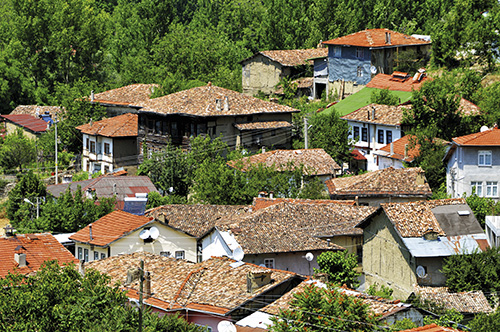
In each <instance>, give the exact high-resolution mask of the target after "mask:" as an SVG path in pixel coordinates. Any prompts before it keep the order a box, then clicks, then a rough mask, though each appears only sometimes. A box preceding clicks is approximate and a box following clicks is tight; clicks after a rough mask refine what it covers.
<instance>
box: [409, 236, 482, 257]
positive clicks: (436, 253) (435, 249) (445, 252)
mask: <svg viewBox="0 0 500 332" xmlns="http://www.w3.org/2000/svg"><path fill="white" fill-rule="evenodd" d="M402 240H403V242H404V244H405V246H406V248H408V250H409V251H410V253H411V254H412V255H413V256H414V257H446V256H452V255H457V254H470V253H472V252H473V251H475V250H481V251H482V250H484V248H485V246H484V241H486V240H487V239H486V234H484V233H480V234H471V235H460V236H448V237H444V236H442V237H438V239H437V240H435V241H432V240H425V239H424V238H422V237H418V238H403V239H402Z"/></svg>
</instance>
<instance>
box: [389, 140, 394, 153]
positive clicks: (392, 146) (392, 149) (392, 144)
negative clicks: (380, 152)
mask: <svg viewBox="0 0 500 332" xmlns="http://www.w3.org/2000/svg"><path fill="white" fill-rule="evenodd" d="M393 154H394V143H392V142H391V154H390V155H391V156H392V155H393Z"/></svg>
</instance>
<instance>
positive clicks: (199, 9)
mask: <svg viewBox="0 0 500 332" xmlns="http://www.w3.org/2000/svg"><path fill="white" fill-rule="evenodd" d="M498 8H499V4H498V2H497V1H494V0H458V1H451V0H417V1H405V0H362V1H353V0H346V1H340V0H287V1H285V0H38V1H33V0H5V1H2V2H0V112H2V113H7V112H10V111H11V110H12V109H13V108H14V107H15V106H17V105H18V104H48V105H64V104H65V102H66V101H67V100H74V98H75V97H77V96H80V97H81V96H83V95H89V94H90V90H95V91H96V92H99V91H103V90H106V89H110V88H115V87H119V86H124V85H127V84H131V83H159V84H162V86H163V89H162V91H160V92H159V93H162V94H165V93H170V92H174V91H178V90H181V89H185V88H189V87H192V86H196V85H200V84H205V83H206V82H207V81H212V82H213V83H214V84H216V85H219V86H222V87H226V88H230V89H234V90H241V66H240V65H239V61H241V60H243V59H245V58H246V57H248V56H250V55H252V54H253V53H255V52H256V51H259V50H269V49H294V48H309V47H316V45H317V44H318V43H319V42H320V41H321V40H328V39H332V38H335V37H338V36H342V35H346V34H349V33H353V32H356V31H359V30H362V29H365V28H389V29H392V30H395V31H400V32H403V33H406V34H415V33H416V34H427V35H431V36H432V39H433V59H432V63H433V65H435V66H448V67H453V66H457V65H458V64H457V63H456V61H457V57H456V54H457V52H463V53H461V54H467V50H473V51H472V52H473V54H474V61H475V62H477V61H478V59H479V60H480V61H483V62H485V63H486V64H491V63H492V50H494V49H495V47H496V43H497V41H496V40H497V38H498V37H497V31H498V22H499V19H498V18H500V16H499V15H498V13H499V10H498ZM461 64H463V62H462V63H461Z"/></svg>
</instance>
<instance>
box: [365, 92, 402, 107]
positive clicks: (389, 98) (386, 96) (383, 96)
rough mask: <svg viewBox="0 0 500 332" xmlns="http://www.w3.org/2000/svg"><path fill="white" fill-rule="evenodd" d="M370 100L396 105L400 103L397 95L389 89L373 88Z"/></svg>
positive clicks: (374, 102) (376, 102)
mask: <svg viewBox="0 0 500 332" xmlns="http://www.w3.org/2000/svg"><path fill="white" fill-rule="evenodd" d="M370 102H371V103H373V104H381V105H398V104H400V102H399V98H398V96H396V95H395V94H393V93H391V92H390V91H389V89H377V90H373V92H372V95H371V97H370Z"/></svg>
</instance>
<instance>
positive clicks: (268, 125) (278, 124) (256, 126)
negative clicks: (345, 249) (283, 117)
mask: <svg viewBox="0 0 500 332" xmlns="http://www.w3.org/2000/svg"><path fill="white" fill-rule="evenodd" d="M234 126H235V127H236V128H238V129H239V130H262V129H280V128H292V127H293V125H292V124H291V123H290V122H288V121H260V122H250V123H237V124H235V125H234Z"/></svg>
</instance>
